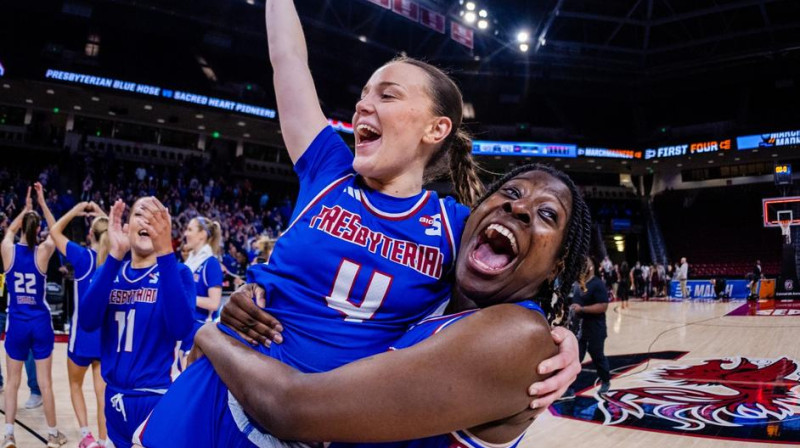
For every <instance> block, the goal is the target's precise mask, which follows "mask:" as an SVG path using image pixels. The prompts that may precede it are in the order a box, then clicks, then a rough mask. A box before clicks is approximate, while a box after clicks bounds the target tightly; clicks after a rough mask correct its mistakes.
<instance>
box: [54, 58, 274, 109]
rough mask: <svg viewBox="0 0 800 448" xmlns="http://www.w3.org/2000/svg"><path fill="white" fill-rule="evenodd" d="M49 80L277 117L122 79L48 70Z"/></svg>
mask: <svg viewBox="0 0 800 448" xmlns="http://www.w3.org/2000/svg"><path fill="white" fill-rule="evenodd" d="M44 77H45V78H47V79H56V80H59V81H64V82H69V83H72V84H84V85H89V86H97V87H105V88H108V89H114V90H120V91H123V92H129V93H136V94H140V95H148V96H155V97H160V98H167V99H171V100H173V101H181V102H185V103H191V104H197V105H200V106H208V107H213V108H215V109H222V110H227V111H230V112H238V113H242V114H245V115H253V116H256V117H261V118H271V119H274V118H275V116H276V115H277V114H276V112H275V109H268V108H266V107H259V106H253V105H251V104H245V103H239V102H236V101H229V100H223V99H219V98H214V97H209V96H205V95H199V94H196V93H190V92H183V91H180V90H170V89H165V88H163V87H158V86H151V85H147V84H141V83H135V82H130V81H123V80H120V79H112V78H104V77H101V76H93V75H86V74H83V73H72V72H65V71H61V70H53V69H48V70H47V72H45V75H44Z"/></svg>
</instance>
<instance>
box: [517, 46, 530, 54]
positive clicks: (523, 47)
mask: <svg viewBox="0 0 800 448" xmlns="http://www.w3.org/2000/svg"><path fill="white" fill-rule="evenodd" d="M529 48H530V47H529V46H528V44H519V51H521V52H523V53H525V52H527V51H528V49H529Z"/></svg>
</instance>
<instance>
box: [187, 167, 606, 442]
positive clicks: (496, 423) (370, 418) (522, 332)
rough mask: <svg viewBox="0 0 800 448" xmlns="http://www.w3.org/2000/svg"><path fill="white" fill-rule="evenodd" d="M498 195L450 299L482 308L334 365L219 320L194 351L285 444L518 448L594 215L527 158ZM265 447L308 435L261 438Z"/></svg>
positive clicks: (475, 224) (470, 238)
mask: <svg viewBox="0 0 800 448" xmlns="http://www.w3.org/2000/svg"><path fill="white" fill-rule="evenodd" d="M490 192H494V193H493V194H490V195H489V196H488V197H487V199H486V200H485V201H482V202H481V204H480V206H478V207H477V208H476V209H475V211H473V213H472V215H471V216H470V218H469V220H468V221H467V224H466V228H465V230H464V240H463V242H462V244H461V248H460V249H461V250H460V252H459V258H458V262H457V267H456V280H457V281H456V286H455V288H454V299H459V302H464V303H475V304H477V305H478V306H479V307H481V308H485V309H483V310H481V311H476V310H471V311H465V312H462V313H458V314H455V315H451V316H443V317H434V318H430V319H426V320H424V321H422V322H421V323H419V324H417V325H415V326H413V327H412V328H411V329H410V330H409V331H408V332H407V333H406V334H405V335H403V337H402V338H400V340H399V341H397V342H396V343H394V344H393V346H392V349H391V350H392V351H391V352H389V353H385V354H379V355H377V356H374V357H371V358H370V359H369V360H365V361H360V362H355V363H352V364H348V365H346V366H344V367H341V368H338V369H335V370H333V371H330V372H326V373H318V374H302V373H301V372H299V371H297V370H296V369H292V368H290V367H288V366H286V365H283V364H281V363H278V362H276V361H275V360H273V359H271V358H269V357H265V356H262V355H259V354H257V353H254V352H253V351H252V350H251V349H250V348H248V347H246V346H245V345H243V344H241V343H240V342H238V341H236V340H234V339H232V338H229V337H227V336H225V335H222V334H221V333H220V332H219V331H217V330H216V329H215V328H213V326H209V327H207V328H204V329H202V330H201V331H200V332H198V336H197V350H199V351H202V352H204V353H205V354H206V355H207V356H208V357H209V358H210V359H211V361H212V362H213V364H214V366H215V367H216V369H217V371H218V372H219V373H220V375H221V376H222V378H223V379H224V380H225V382H226V383H227V384H228V385H229V386H230V391H231V393H232V394H233V395H234V396H235V397H237V398H238V399H239V400H240V402H241V403H242V405H243V407H244V410H245V411H246V412H247V415H249V416H252V417H253V419H254V420H256V421H257V422H258V424H259V425H261V426H262V427H263V428H265V429H266V430H269V432H270V433H272V434H274V435H275V436H280V437H282V438H284V439H286V440H294V441H306V442H321V441H345V442H391V441H398V440H408V439H413V438H420V439H418V440H414V441H410V442H398V443H392V444H386V445H375V446H376V447H377V446H384V447H386V446H391V447H413V448H448V447H453V446H465V447H472V448H481V447H486V448H490V447H497V446H504V447H513V446H516V444H518V443H519V440H520V439H521V437H522V435H523V434H524V432H525V430H526V428H527V427H528V426H529V424H530V422H531V421H532V420H533V418H534V417H535V416H536V414H537V411H532V410H530V409H528V396H527V393H526V392H525V388H526V386H527V385H529V384H530V383H531V382H532V381H537V380H539V379H540V378H539V375H537V374H535V373H534V371H535V367H536V365H537V364H538V363H539V362H540V361H542V360H543V359H544V358H545V357H548V356H552V354H553V353H554V352H555V346H554V344H553V342H552V338H551V337H550V335H549V334H548V333H549V323H548V321H550V322H553V321H554V320H556V319H558V318H560V317H563V316H565V310H566V303H565V301H564V298H565V297H566V294H567V290H568V288H569V287H570V285H571V284H572V283H573V282H574V281H575V280H576V279H577V278H578V275H579V274H580V272H581V270H582V267H583V264H584V261H585V257H584V255H585V253H586V251H587V249H588V246H589V238H590V234H591V226H590V223H591V221H590V218H589V210H588V207H587V206H586V204H585V203H584V201H583V200H582V198H581V196H580V193H579V192H578V190H577V188H576V187H575V185H574V184H573V183H572V182H571V180H570V179H569V178H568V177H567V176H566V175H564V174H563V173H561V172H558V171H556V170H553V169H550V168H548V167H543V166H539V165H531V166H526V167H522V168H520V169H518V170H516V171H514V172H512V173H510V174H509V175H508V176H506V177H505V178H504V179H502V180H501V181H499V182H498V183H497V184H496V185H495V186H494V187H492V188H490ZM554 285H559V286H554ZM554 293H555V294H556V297H557V300H556V301H555V305H552V303H553V294H554ZM498 304H499V305H498ZM489 305H497V306H489ZM486 307H488V308H486ZM523 308H524V309H526V310H527V311H526V310H523ZM545 317H546V319H545ZM476 335H478V336H477V337H476ZM464 428H468V429H464ZM437 434H439V435H437ZM251 440H252V439H251ZM256 445H258V446H271V447H273V448H277V447H281V446H283V447H286V448H290V447H297V446H298V445H299V444H298V443H296V442H292V443H283V442H281V441H279V440H277V439H275V438H272V437H271V436H269V435H267V434H262V435H261V439H259V443H257V444H256ZM307 446H310V445H307ZM362 446H363V447H364V448H366V447H369V446H371V444H364V445H362ZM331 447H332V448H352V447H353V445H351V444H343V443H333V444H332V445H331Z"/></svg>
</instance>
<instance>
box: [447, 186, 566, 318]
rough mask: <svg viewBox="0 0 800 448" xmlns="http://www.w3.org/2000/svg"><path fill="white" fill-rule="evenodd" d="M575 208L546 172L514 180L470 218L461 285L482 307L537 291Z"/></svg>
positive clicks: (549, 274) (459, 268)
mask: <svg viewBox="0 0 800 448" xmlns="http://www.w3.org/2000/svg"><path fill="white" fill-rule="evenodd" d="M571 213H572V193H571V192H570V190H569V187H567V186H566V185H564V183H562V182H561V181H560V180H558V179H557V178H555V177H553V176H552V175H550V174H548V173H546V172H543V171H528V172H525V173H521V174H520V175H518V176H516V177H514V178H512V179H510V180H509V181H508V182H506V183H505V184H503V186H502V187H500V189H499V190H498V191H497V192H495V193H494V194H492V195H491V196H489V197H488V198H487V199H486V200H485V201H483V203H481V205H480V206H479V207H478V208H476V209H475V210H474V211H473V212H472V214H471V215H470V217H469V219H468V220H467V224H466V227H465V229H464V236H463V237H462V240H461V249H460V250H461V251H460V253H459V256H458V261H457V265H456V287H457V288H458V290H459V291H460V292H461V293H462V294H463V295H464V296H465V297H466V298H468V299H470V300H472V301H473V302H475V303H476V304H477V305H479V306H488V305H491V304H494V303H502V302H516V301H520V300H525V299H530V298H532V297H534V296H535V295H536V293H537V292H538V290H539V287H540V286H541V285H542V283H543V282H544V281H545V280H548V279H549V280H552V279H553V278H555V276H556V275H557V274H558V270H557V267H556V266H557V264H558V261H559V259H558V258H559V256H560V255H561V251H562V245H563V243H564V237H565V235H566V230H567V227H568V225H569V222H570V218H571Z"/></svg>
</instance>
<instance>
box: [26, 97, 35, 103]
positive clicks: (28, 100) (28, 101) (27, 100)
mask: <svg viewBox="0 0 800 448" xmlns="http://www.w3.org/2000/svg"><path fill="white" fill-rule="evenodd" d="M25 102H26V103H28V104H33V100H32V99H30V98H28V99H26V100H25Z"/></svg>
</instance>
